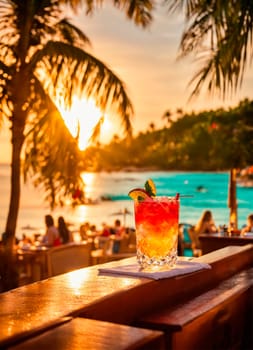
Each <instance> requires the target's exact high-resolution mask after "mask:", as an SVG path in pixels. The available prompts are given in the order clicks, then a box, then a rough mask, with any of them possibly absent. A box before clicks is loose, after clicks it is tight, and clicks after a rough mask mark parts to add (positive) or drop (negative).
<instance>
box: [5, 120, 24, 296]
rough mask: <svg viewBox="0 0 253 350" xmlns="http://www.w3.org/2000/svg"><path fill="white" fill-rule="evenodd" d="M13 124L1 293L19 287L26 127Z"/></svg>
mask: <svg viewBox="0 0 253 350" xmlns="http://www.w3.org/2000/svg"><path fill="white" fill-rule="evenodd" d="M18 124H19V125H18V126H17V125H15V123H13V129H12V158H11V194H10V204H9V211H8V216H7V221H6V227H5V235H6V236H5V237H6V241H5V244H4V246H3V250H2V251H0V258H1V266H0V277H1V278H0V293H1V292H5V291H8V290H10V289H13V288H16V287H18V268H17V264H16V254H15V251H14V244H15V240H16V239H15V232H16V226H17V219H18V211H19V202H20V177H21V176H20V174H21V160H20V158H21V150H22V145H23V142H24V134H23V131H24V127H23V123H21V124H22V125H20V123H18Z"/></svg>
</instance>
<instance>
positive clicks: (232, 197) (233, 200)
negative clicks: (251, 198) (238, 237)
mask: <svg viewBox="0 0 253 350" xmlns="http://www.w3.org/2000/svg"><path fill="white" fill-rule="evenodd" d="M228 207H229V208H230V214H229V224H230V226H232V227H233V228H234V229H237V221H238V220H237V219H238V218H237V197H236V169H235V168H232V169H230V176H229V189H228Z"/></svg>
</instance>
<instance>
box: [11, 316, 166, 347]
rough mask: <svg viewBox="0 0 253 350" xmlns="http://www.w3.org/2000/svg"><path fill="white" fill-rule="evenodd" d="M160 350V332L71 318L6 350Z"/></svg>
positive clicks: (162, 341) (163, 345) (161, 334)
mask: <svg viewBox="0 0 253 350" xmlns="http://www.w3.org/2000/svg"><path fill="white" fill-rule="evenodd" d="M51 348H53V349H54V350H58V349H59V350H60V349H61V350H65V349H66V350H70V349H71V350H81V349H82V350H83V349H84V350H85V349H87V350H92V349H96V350H137V349H139V350H164V349H165V343H164V334H163V332H160V331H153V330H148V329H142V328H136V327H129V326H124V325H119V324H114V323H110V322H102V321H97V320H88V319H84V318H75V319H73V320H71V321H70V322H68V323H65V324H63V325H61V326H58V327H55V328H53V329H51V330H49V331H47V332H44V333H42V334H40V335H38V336H36V337H34V338H32V339H29V340H26V341H25V342H22V343H21V344H18V345H15V346H13V347H10V348H9V349H10V350H45V349H51Z"/></svg>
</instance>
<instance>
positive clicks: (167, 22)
mask: <svg viewBox="0 0 253 350" xmlns="http://www.w3.org/2000/svg"><path fill="white" fill-rule="evenodd" d="M67 16H68V18H69V19H71V18H72V19H73V22H74V23H75V24H76V25H78V26H79V27H80V28H81V29H82V30H83V31H84V33H85V34H86V35H87V36H88V37H89V39H90V40H91V42H92V48H91V49H90V50H91V52H92V54H93V55H95V56H97V57H98V58H99V59H100V60H102V61H103V62H104V63H106V64H107V65H108V66H109V67H110V68H111V69H112V70H113V71H114V73H116V74H117V75H118V76H119V77H120V78H121V79H122V80H123V81H124V83H125V85H126V89H127V92H128V95H129V97H130V99H131V100H132V103H133V105H134V109H135V116H134V119H133V121H132V123H133V127H134V130H135V131H136V132H138V131H140V130H146V129H147V128H148V126H149V124H150V123H151V122H152V123H154V124H155V126H156V127H157V128H158V127H161V126H163V125H164V124H165V120H162V115H163V113H164V112H165V111H166V110H168V109H169V110H171V111H172V112H173V111H176V109H177V108H182V109H183V110H184V111H192V110H195V111H200V110H204V109H205V110H206V109H213V108H218V107H228V106H234V105H236V104H237V103H238V102H239V101H240V100H242V99H243V98H246V97H248V98H252V97H253V96H252V87H253V69H251V70H250V69H249V70H248V71H247V72H246V75H245V79H244V82H243V86H242V88H241V89H240V91H239V92H238V93H237V95H236V96H234V97H233V98H231V99H227V100H226V101H222V100H219V99H217V98H216V99H215V98H213V97H208V96H207V95H206V91H203V94H202V95H201V96H200V97H199V98H198V99H196V100H195V101H192V102H191V103H187V100H188V97H189V94H190V89H189V88H187V84H188V83H189V81H190V79H191V78H192V76H193V74H194V72H195V71H196V69H197V65H196V64H195V63H194V62H192V61H193V58H192V59H191V60H190V59H187V60H181V61H177V59H176V58H177V51H178V46H179V42H180V36H181V33H182V29H183V19H182V18H180V17H179V16H178V15H177V16H176V15H174V16H171V15H168V14H167V13H166V10H165V8H163V9H162V10H161V9H160V10H159V11H157V12H156V14H155V19H154V22H153V24H152V25H151V27H150V28H148V29H145V30H144V29H141V28H137V27H136V26H135V25H134V24H133V23H132V22H130V21H129V20H127V19H126V17H125V14H124V13H123V12H120V11H119V10H116V9H114V8H112V7H110V6H107V7H105V8H103V9H101V10H100V11H97V12H96V13H95V14H94V15H93V16H92V17H86V16H85V15H81V14H79V15H78V16H75V17H73V16H72V14H70V13H68V14H67ZM114 123H115V121H114ZM115 132H118V133H119V135H121V131H120V130H118V129H117V128H116V129H113V130H111V134H112V135H113V133H115ZM9 140H10V139H9V136H8V134H7V128H4V130H2V131H0V147H1V153H0V162H8V161H9V160H10V148H9V147H8V146H9V142H10V141H9Z"/></svg>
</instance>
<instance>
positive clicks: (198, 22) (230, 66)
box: [165, 0, 253, 98]
mask: <svg viewBox="0 0 253 350" xmlns="http://www.w3.org/2000/svg"><path fill="white" fill-rule="evenodd" d="M165 3H167V4H169V5H170V10H176V9H179V8H181V9H182V8H185V9H187V10H186V19H187V21H186V27H185V30H184V33H183V35H182V39H181V43H180V56H179V57H185V56H188V55H191V54H193V53H196V54H197V59H199V58H201V59H202V58H203V56H204V59H205V62H204V64H203V66H202V67H201V68H200V70H199V71H198V72H197V74H196V75H195V76H194V77H193V79H192V81H191V82H190V83H191V84H192V82H193V81H197V83H196V86H195V88H194V89H193V92H192V96H193V95H198V94H199V92H200V90H201V88H202V86H203V85H204V84H203V83H204V82H206V86H207V88H208V91H209V92H211V93H213V92H214V91H220V93H221V95H222V96H223V97H224V98H225V97H226V95H227V94H230V93H231V94H234V93H235V92H236V91H237V90H238V88H239V87H240V86H241V84H242V82H243V77H244V73H245V69H246V67H247V66H248V65H249V64H250V63H251V61H252V55H253V50H252V49H253V16H252V13H253V2H252V1H250V0H244V1H235V0H233V1H224V0H215V1H210V2H209V1H193V0H192V1H179V0H171V1H170V0H165ZM207 48H208V50H207ZM208 51H209V53H210V55H209V57H208V55H207V52H208Z"/></svg>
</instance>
